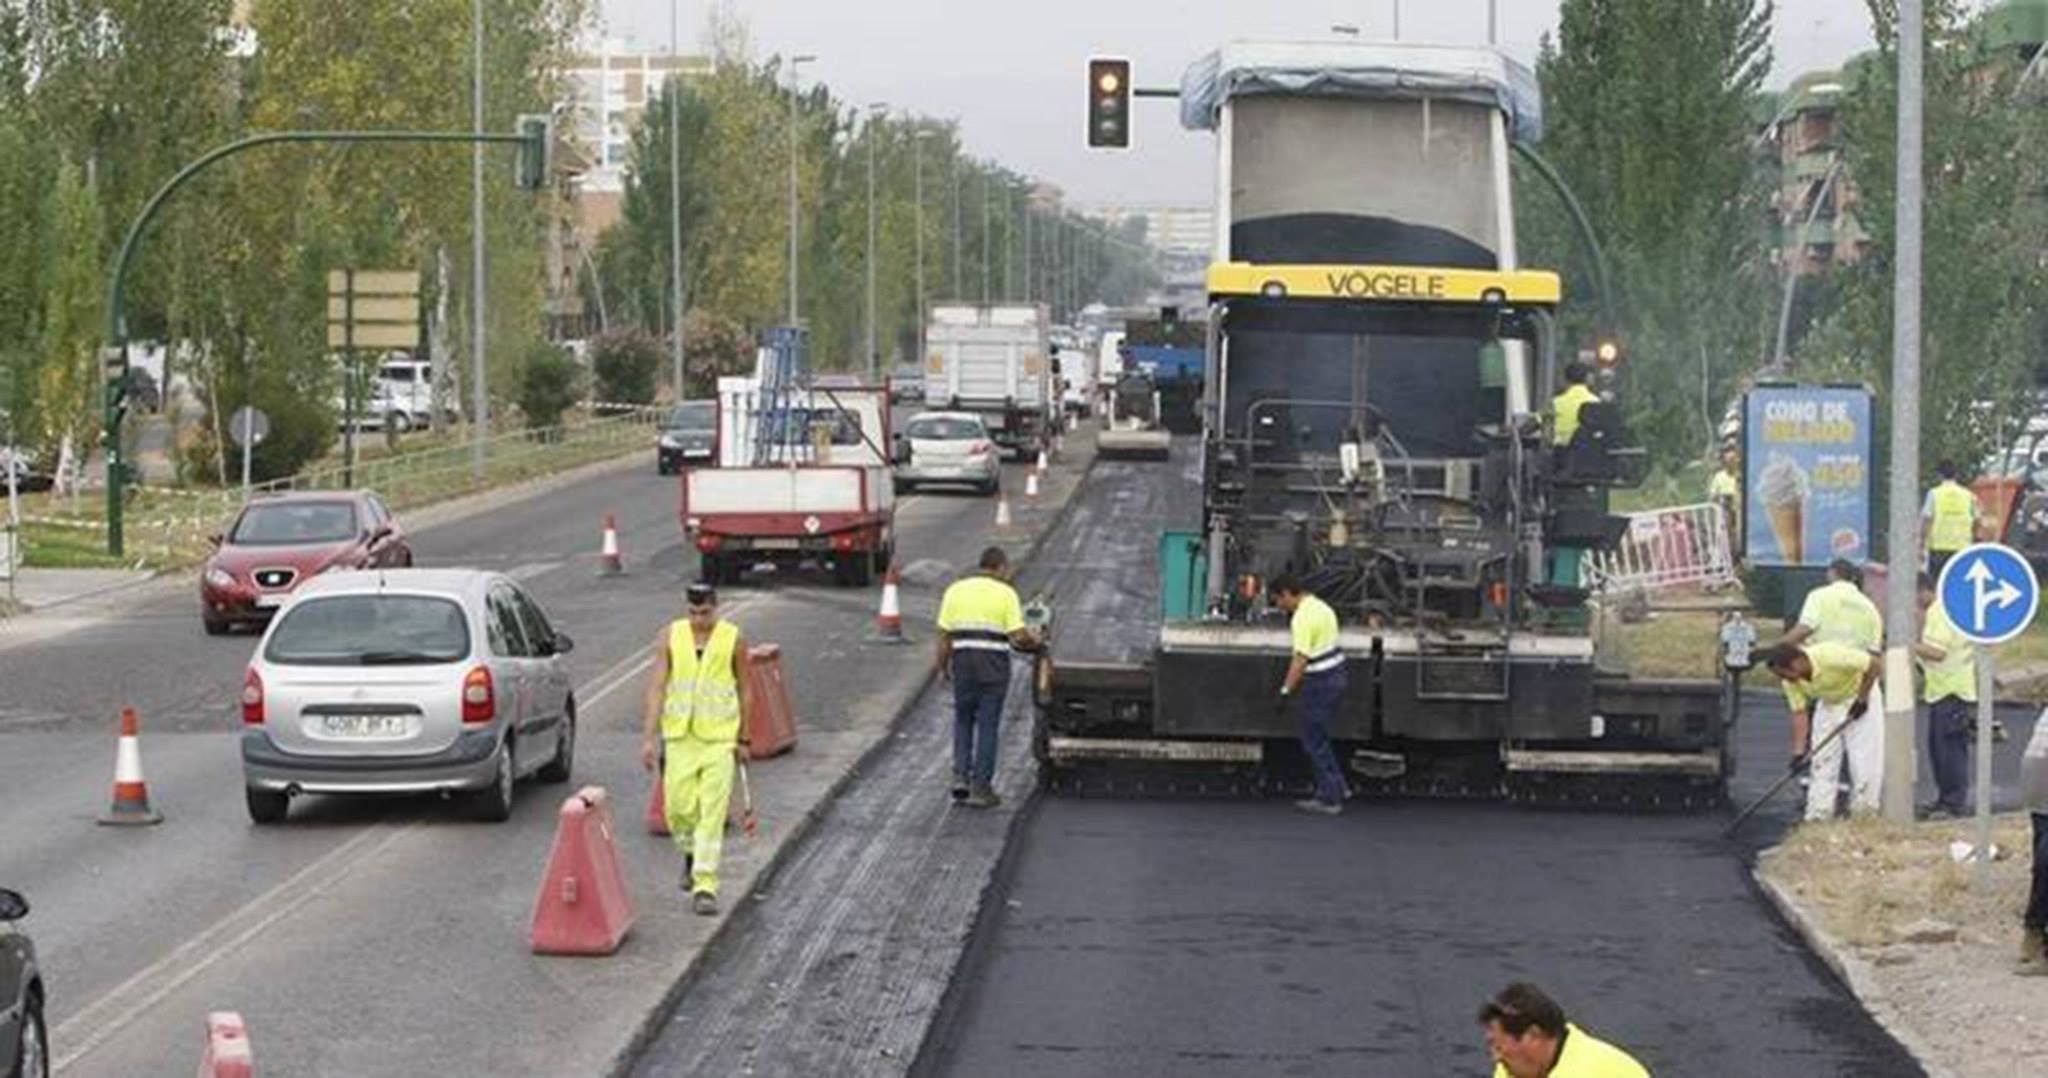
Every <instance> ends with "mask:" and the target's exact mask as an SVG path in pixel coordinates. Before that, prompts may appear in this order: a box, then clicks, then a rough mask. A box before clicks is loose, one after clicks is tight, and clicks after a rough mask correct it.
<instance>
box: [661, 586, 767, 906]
mask: <svg viewBox="0 0 2048 1078" xmlns="http://www.w3.org/2000/svg"><path fill="white" fill-rule="evenodd" d="M687 599H688V602H689V616H688V617H686V618H682V619H679V620H677V621H674V622H671V623H670V624H669V625H668V626H667V627H666V628H664V629H663V630H662V631H661V633H660V634H659V635H658V636H656V637H655V641H654V668H653V670H652V671H651V673H650V675H649V677H648V679H647V694H646V698H645V700H644V702H643V706H642V709H641V710H642V713H643V720H642V724H641V732H642V738H641V744H640V763H641V765H642V766H643V767H645V768H647V769H648V770H649V771H652V770H654V769H655V767H656V765H657V763H659V765H660V767H661V784H662V798H663V808H664V810H665V811H666V814H667V817H668V830H669V834H670V835H672V836H674V838H675V844H676V848H677V849H679V850H681V851H682V852H683V875H682V887H683V890H684V891H686V892H688V893H689V894H690V901H691V908H693V909H695V910H696V911H697V912H698V913H699V914H702V915H704V916H707V917H708V916H710V915H712V914H715V913H717V912H718V858H719V852H720V850H721V849H722V848H723V846H724V845H725V820H726V812H727V807H728V805H729V803H730V802H731V800H732V781H733V772H734V769H735V768H736V767H737V765H738V763H739V760H740V756H741V754H742V753H744V752H746V751H747V733H746V729H747V727H746V722H745V721H744V720H745V718H746V715H747V714H748V712H749V711H751V710H752V701H751V700H749V699H748V689H747V678H746V673H747V670H746V664H747V649H746V641H744V640H742V639H741V638H740V631H739V628H738V627H737V626H735V625H733V623H732V622H729V621H726V620H725V619H723V618H721V617H719V616H718V593H717V592H716V591H714V590H713V589H712V587H711V585H709V584H692V585H690V587H689V592H688V594H687Z"/></svg>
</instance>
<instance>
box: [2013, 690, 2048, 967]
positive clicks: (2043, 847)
mask: <svg viewBox="0 0 2048 1078" xmlns="http://www.w3.org/2000/svg"><path fill="white" fill-rule="evenodd" d="M2020 795H2021V797H2023V798H2024V799H2025V800H2026V805H2027V816H2028V818H2029V819H2031V820H2032V821H2033V824H2034V869H2033V884H2032V886H2030V887H2029V888H2028V890H2027V911H2026V913H2025V915H2024V916H2022V917H2021V919H2020V926H2021V927H2020V964H2019V966H2018V967H2017V968H2016V969H2015V970H2014V972H2016V973H2018V974H2019V975H2020V976H2022V977H2048V944H2044V943H2043V933H2044V932H2048V712H2043V713H2042V715H2041V717H2039V718H2037V719H2035V720H2034V736H2033V737H2032V738H2029V739H2028V740H2027V751H2026V755H2024V756H2022V757H2020Z"/></svg>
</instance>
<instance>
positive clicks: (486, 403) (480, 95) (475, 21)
mask: <svg viewBox="0 0 2048 1078" xmlns="http://www.w3.org/2000/svg"><path fill="white" fill-rule="evenodd" d="M469 17H470V23H471V26H470V30H471V37H472V38H473V40H472V42H471V46H470V47H471V50H472V53H471V57H470V59H471V66H472V69H471V71H470V85H469V91H470V98H469V129H470V131H471V133H481V132H482V131H483V129H484V0H474V2H473V3H471V4H470V12H469ZM469 292H470V295H469V478H470V481H471V482H474V483H475V484H476V485H478V486H482V485H483V482H484V440H485V439H486V438H489V437H490V435H491V397H490V394H489V393H487V392H485V388H484V147H483V143H481V142H479V143H476V144H474V145H472V146H471V147H470V150H469Z"/></svg>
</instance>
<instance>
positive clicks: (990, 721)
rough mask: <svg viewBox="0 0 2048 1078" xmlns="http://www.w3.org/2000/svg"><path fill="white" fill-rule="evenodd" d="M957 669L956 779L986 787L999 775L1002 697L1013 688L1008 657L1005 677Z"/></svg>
mask: <svg viewBox="0 0 2048 1078" xmlns="http://www.w3.org/2000/svg"><path fill="white" fill-rule="evenodd" d="M992 673H993V671H985V672H983V673H981V674H979V675H975V674H971V673H969V672H968V671H965V670H960V669H957V668H956V669H955V671H954V674H953V779H954V781H955V782H960V783H971V784H975V785H981V786H987V785H990V784H991V783H993V782H994V781H995V777H996V740H997V738H998V737H1000V736H1001V735H1000V732H999V726H1000V723H1001V722H1002V718H1003V697H1004V696H1006V695H1008V693H1009V691H1010V679H1009V677H1008V674H1009V664H1008V657H1007V656H1005V661H1004V667H1003V673H1004V675H1005V676H1004V677H1003V678H1002V680H1000V681H998V680H995V679H994V678H993V677H991V676H990V674H992Z"/></svg>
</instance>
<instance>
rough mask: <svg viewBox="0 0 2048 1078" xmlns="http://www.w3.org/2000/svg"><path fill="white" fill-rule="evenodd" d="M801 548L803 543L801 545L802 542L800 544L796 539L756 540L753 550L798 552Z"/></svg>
mask: <svg viewBox="0 0 2048 1078" xmlns="http://www.w3.org/2000/svg"><path fill="white" fill-rule="evenodd" d="M802 546H803V543H802V542H801V541H800V540H796V539H756V540H754V549H756V550H798V549H801V548H802Z"/></svg>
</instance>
